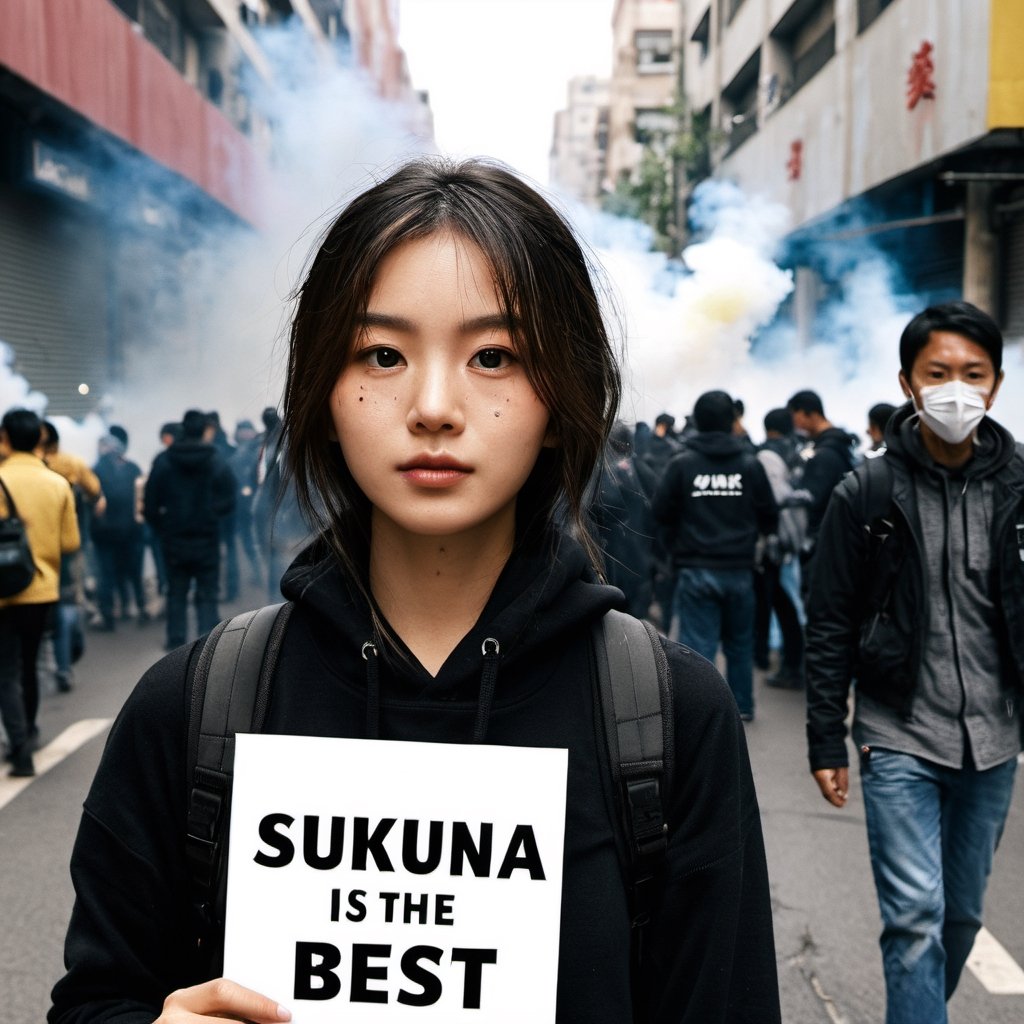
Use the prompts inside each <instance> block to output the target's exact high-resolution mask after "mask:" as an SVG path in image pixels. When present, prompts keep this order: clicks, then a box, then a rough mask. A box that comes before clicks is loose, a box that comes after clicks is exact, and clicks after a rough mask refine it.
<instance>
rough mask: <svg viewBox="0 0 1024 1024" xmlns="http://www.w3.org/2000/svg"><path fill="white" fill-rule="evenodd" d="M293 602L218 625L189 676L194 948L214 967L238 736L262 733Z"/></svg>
mask: <svg viewBox="0 0 1024 1024" xmlns="http://www.w3.org/2000/svg"><path fill="white" fill-rule="evenodd" d="M292 607H293V606H292V604H291V602H288V603H286V604H274V605H267V606H266V607H264V608H258V609H256V610H255V611H250V612H243V613H242V614H241V615H236V616H235V617H234V618H233V619H230V620H227V621H225V622H221V623H220V624H219V625H218V626H216V628H215V629H214V630H213V631H212V632H211V633H210V635H209V636H208V637H207V638H206V642H205V643H204V644H203V647H202V650H201V651H200V652H199V656H198V658H197V659H194V661H193V665H194V669H193V671H192V679H191V707H190V712H189V724H188V754H187V756H188V763H187V778H188V782H189V802H188V820H187V828H186V838H185V859H186V864H187V867H188V873H189V880H190V884H191V890H192V905H193V908H194V910H195V915H196V925H197V933H198V934H197V947H198V949H199V950H200V952H201V953H202V954H203V955H204V956H205V957H212V958H213V959H211V960H210V961H209V962H210V963H211V964H213V963H215V960H216V957H218V956H219V955H220V954H219V953H218V951H217V943H218V941H219V938H218V936H219V932H220V928H219V926H220V924H221V923H222V922H223V919H224V900H225V893H226V886H225V883H226V872H225V871H224V865H225V863H226V860H225V851H226V849H227V827H228V808H229V806H230V800H231V779H232V773H233V770H234V761H235V734H236V733H239V732H260V731H261V730H262V728H263V722H264V720H265V718H266V712H267V707H268V705H269V701H270V684H271V681H272V679H273V675H274V668H275V666H276V664H277V656H278V654H279V653H280V649H281V641H282V638H283V636H284V630H285V627H286V626H287V624H288V617H289V615H290V614H291V610H292Z"/></svg>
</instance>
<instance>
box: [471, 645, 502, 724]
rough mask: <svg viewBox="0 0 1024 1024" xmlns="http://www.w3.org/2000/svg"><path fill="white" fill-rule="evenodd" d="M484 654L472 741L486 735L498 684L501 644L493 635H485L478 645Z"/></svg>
mask: <svg viewBox="0 0 1024 1024" xmlns="http://www.w3.org/2000/svg"><path fill="white" fill-rule="evenodd" d="M480 652H481V653H482V654H483V656H484V670H483V672H482V673H481V674H480V698H479V703H478V704H477V707H476V722H475V723H474V724H473V742H474V743H483V741H484V737H485V736H486V735H487V723H488V722H489V721H490V718H491V706H492V705H493V704H494V691H495V690H496V689H497V686H498V663H499V661H500V660H501V644H499V643H498V641H497V640H495V639H494V637H493V636H489V637H487V639H486V640H484V642H483V643H482V644H481V645H480Z"/></svg>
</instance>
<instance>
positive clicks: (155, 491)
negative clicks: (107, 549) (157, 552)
mask: <svg viewBox="0 0 1024 1024" xmlns="http://www.w3.org/2000/svg"><path fill="white" fill-rule="evenodd" d="M234 508H235V477H234V474H233V473H232V472H231V470H230V469H229V468H228V465H227V463H226V462H225V461H224V460H223V459H222V458H221V457H220V455H218V454H217V449H216V448H214V446H213V445H212V444H206V443H205V442H203V441H194V440H182V441H175V442H174V444H172V445H171V446H170V448H168V449H166V451H162V452H161V453H160V454H159V455H158V456H157V457H156V458H155V459H154V460H153V468H152V469H151V470H150V473H149V478H148V479H147V480H146V491H145V500H144V512H145V517H146V522H147V523H149V525H150V526H152V527H153V529H154V530H155V531H156V533H157V536H158V537H159V538H160V542H161V543H162V545H163V548H164V552H165V553H166V554H167V555H168V556H169V557H173V558H181V559H188V560H196V561H203V560H207V561H209V560H216V558H217V546H218V543H219V536H220V520H221V519H222V518H224V517H225V516H229V515H230V514H231V513H232V512H233V511H234Z"/></svg>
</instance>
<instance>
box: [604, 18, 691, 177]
mask: <svg viewBox="0 0 1024 1024" xmlns="http://www.w3.org/2000/svg"><path fill="white" fill-rule="evenodd" d="M680 23H681V21H680V14H679V2H678V0H616V3H615V7H614V10H613V13H612V47H613V53H612V79H611V84H610V92H609V105H608V106H609V109H608V155H607V161H606V168H605V190H606V191H612V190H614V188H615V185H616V183H617V182H619V181H620V180H622V179H623V178H629V177H631V176H632V175H633V174H635V172H636V170H637V168H638V167H639V164H640V160H641V158H642V156H643V146H644V143H645V142H648V141H650V140H651V139H653V138H657V137H660V136H667V135H670V134H671V133H673V132H674V131H675V130H676V128H677V118H676V116H675V115H674V114H673V113H672V112H671V108H672V107H673V106H674V105H675V102H676V95H677V77H678V55H679V47H680V41H679V33H680Z"/></svg>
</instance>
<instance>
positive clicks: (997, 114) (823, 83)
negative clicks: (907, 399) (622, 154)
mask: <svg viewBox="0 0 1024 1024" xmlns="http://www.w3.org/2000/svg"><path fill="white" fill-rule="evenodd" d="M683 11H684V25H685V28H684V38H685V46H684V50H683V62H684V91H685V94H686V97H687V101H688V104H689V107H690V109H691V110H692V111H693V112H695V114H696V115H698V116H702V117H704V118H705V119H706V121H707V123H709V124H710V125H711V126H712V128H713V131H714V135H715V143H714V146H713V152H712V165H713V168H714V169H713V174H714V176H716V177H721V178H726V179H730V180H732V181H735V182H736V183H737V184H739V185H740V186H741V187H742V188H743V189H744V190H745V191H747V192H748V193H751V194H759V195H763V196H766V197H768V198H770V199H773V200H776V201H777V202H780V203H782V204H784V205H785V206H787V207H788V208H789V210H790V211H791V214H792V224H793V230H792V233H791V234H790V235H789V237H788V238H787V240H786V243H787V244H786V247H785V254H784V259H785V260H786V261H787V262H788V263H789V264H790V265H791V266H793V268H794V269H795V271H796V284H797V289H796V294H795V296H794V300H793V308H794V310H795V311H796V315H797V319H798V321H800V322H801V327H802V328H803V329H804V330H805V332H806V333H805V336H806V337H809V336H810V335H811V333H812V332H813V315H814V309H815V307H816V305H817V304H818V303H819V302H820V301H821V300H822V299H823V298H824V297H826V296H827V295H828V293H829V290H830V289H832V288H834V287H836V286H837V285H838V284H840V283H841V280H840V279H841V278H842V276H843V275H845V274H849V273H850V272H851V271H852V270H854V269H855V266H854V265H852V263H851V262H850V261H849V260H845V261H844V259H842V258H838V259H837V252H838V253H840V254H841V253H842V252H843V251H844V250H845V251H846V252H847V253H851V254H852V253H855V252H857V251H858V249H859V248H860V247H861V246H862V245H863V244H864V243H869V244H870V245H871V246H872V247H873V248H874V249H875V250H876V251H877V252H879V253H881V254H884V255H885V256H886V257H887V258H888V259H889V260H891V262H892V264H893V266H895V267H896V268H898V272H899V276H900V278H901V281H900V286H901V287H902V288H903V289H904V290H905V291H906V292H907V293H908V294H915V295H917V296H920V297H921V298H922V299H924V300H926V301H941V300H944V299H949V298H954V297H960V296H963V297H964V298H967V299H969V300H970V301H973V302H975V303H977V304H978V305H979V306H981V307H983V308H985V309H986V310H988V311H989V312H991V313H992V314H993V315H994V316H996V318H997V319H998V320H999V321H1000V323H1001V324H1002V325H1003V327H1004V330H1005V332H1006V334H1007V337H1008V338H1017V339H1019V338H1021V337H1024V144H1022V139H1021V134H1020V130H1021V129H1022V128H1024V62H1022V61H1021V60H1020V53H1021V52H1022V50H1024V5H1022V4H1021V3H1020V2H1019V0H978V2H977V3H974V2H972V3H964V2H963V0H711V2H710V3H709V2H708V0H696V2H694V0H686V2H685V3H684V5H683ZM855 243H856V244H855ZM851 259H852V257H851Z"/></svg>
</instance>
